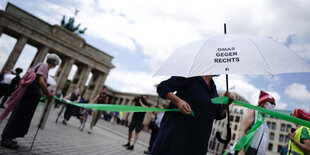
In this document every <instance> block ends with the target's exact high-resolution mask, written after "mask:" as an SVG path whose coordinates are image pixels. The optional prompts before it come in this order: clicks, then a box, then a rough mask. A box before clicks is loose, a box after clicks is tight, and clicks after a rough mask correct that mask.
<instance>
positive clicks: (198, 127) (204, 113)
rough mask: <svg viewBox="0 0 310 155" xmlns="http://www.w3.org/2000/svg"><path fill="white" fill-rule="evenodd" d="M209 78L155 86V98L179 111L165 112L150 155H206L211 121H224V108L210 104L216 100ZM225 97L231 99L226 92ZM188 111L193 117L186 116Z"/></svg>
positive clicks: (193, 78)
mask: <svg viewBox="0 0 310 155" xmlns="http://www.w3.org/2000/svg"><path fill="white" fill-rule="evenodd" d="M213 76H214V75H206V76H196V77H191V78H184V77H175V76H173V77H171V78H170V79H168V80H165V81H163V82H161V83H160V84H159V85H158V86H157V92H158V94H159V96H160V97H162V98H165V99H168V100H170V101H171V102H170V104H169V107H168V108H173V109H174V108H178V109H180V111H181V112H165V114H164V117H163V119H162V123H161V126H160V130H159V133H158V135H157V138H156V140H155V142H154V145H153V148H152V151H151V154H152V155H170V154H178V155H183V154H184V155H188V154H195V155H198V154H199V155H202V154H203V155H205V154H206V153H207V151H208V141H209V137H210V134H211V131H212V125H213V121H214V119H223V118H225V116H226V111H227V110H226V107H227V106H226V105H218V104H213V103H212V101H211V99H212V98H214V97H218V94H217V90H216V86H215V84H214V81H213V79H212V78H213ZM174 92H176V94H174ZM225 96H228V97H229V98H231V99H233V96H232V95H231V94H230V93H229V92H226V93H225ZM229 104H230V103H229ZM192 111H193V112H194V114H195V116H194V117H193V116H192V115H190V114H191V112H192Z"/></svg>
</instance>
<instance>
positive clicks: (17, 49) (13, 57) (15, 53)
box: [2, 36, 28, 71]
mask: <svg viewBox="0 0 310 155" xmlns="http://www.w3.org/2000/svg"><path fill="white" fill-rule="evenodd" d="M27 40H28V39H27V38H26V37H25V36H22V37H21V38H19V39H18V41H17V42H16V44H15V46H14V48H13V50H12V52H11V53H10V56H9V57H8V59H7V60H6V63H5V64H4V66H3V68H2V71H4V70H8V71H9V70H12V69H13V67H14V66H15V63H16V61H17V59H18V57H19V55H20V53H21V52H22V50H23V48H24V47H25V44H26V43H27Z"/></svg>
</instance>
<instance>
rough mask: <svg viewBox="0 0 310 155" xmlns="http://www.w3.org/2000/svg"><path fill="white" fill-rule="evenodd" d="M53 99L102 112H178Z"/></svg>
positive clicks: (192, 113)
mask: <svg viewBox="0 0 310 155" xmlns="http://www.w3.org/2000/svg"><path fill="white" fill-rule="evenodd" d="M53 97H54V99H56V100H59V101H61V102H64V103H67V104H71V105H75V106H78V107H82V108H86V109H96V110H102V111H122V112H153V111H180V109H162V108H152V107H141V106H129V105H115V104H96V103H92V104H85V103H74V102H67V101H64V100H61V99H59V98H58V97H56V96H53ZM191 115H192V116H195V115H194V112H193V111H192V112H191Z"/></svg>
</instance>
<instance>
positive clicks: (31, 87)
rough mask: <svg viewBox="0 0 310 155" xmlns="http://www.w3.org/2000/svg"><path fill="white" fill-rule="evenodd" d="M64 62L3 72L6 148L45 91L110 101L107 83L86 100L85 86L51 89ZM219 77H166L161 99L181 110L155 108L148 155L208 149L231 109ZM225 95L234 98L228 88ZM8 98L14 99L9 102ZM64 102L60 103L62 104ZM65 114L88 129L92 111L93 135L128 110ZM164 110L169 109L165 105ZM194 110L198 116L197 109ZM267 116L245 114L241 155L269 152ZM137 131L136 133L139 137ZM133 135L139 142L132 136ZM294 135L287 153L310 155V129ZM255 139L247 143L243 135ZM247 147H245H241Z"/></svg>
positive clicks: (268, 105)
mask: <svg viewBox="0 0 310 155" xmlns="http://www.w3.org/2000/svg"><path fill="white" fill-rule="evenodd" d="M60 62H61V60H60V58H59V57H58V56H57V55H56V54H49V55H48V56H47V59H46V62H43V63H39V64H37V65H36V66H35V67H34V68H32V69H30V70H28V71H27V73H26V74H25V75H24V76H23V77H22V78H20V73H22V72H23V70H22V69H20V68H16V69H15V72H4V73H2V74H0V98H2V97H3V99H2V102H1V104H0V108H5V107H4V103H6V104H7V107H6V108H5V110H4V111H3V112H2V113H1V115H0V123H1V122H2V121H3V119H4V118H5V117H6V116H7V115H8V114H9V113H10V112H11V111H12V113H11V115H10V118H9V119H8V122H7V124H6V126H5V128H4V130H3V132H2V135H1V137H2V139H1V145H2V146H3V147H7V148H11V149H16V148H18V145H17V141H16V140H15V139H16V138H17V137H24V136H25V135H26V134H27V132H28V130H29V126H30V123H31V120H32V117H33V115H34V112H35V109H36V107H37V103H38V101H39V100H40V97H41V96H43V95H45V96H46V97H47V98H51V97H52V96H53V95H55V96H57V97H59V98H62V99H64V100H67V101H70V102H78V103H89V104H93V103H96V104H108V103H109V96H108V95H107V89H106V88H105V87H104V88H103V89H102V90H101V91H100V93H99V94H98V95H97V96H95V97H94V99H92V100H91V101H89V100H88V99H86V98H84V96H83V94H82V92H81V90H80V88H78V87H75V88H74V90H73V91H72V92H69V93H67V94H68V95H67V96H65V97H62V95H63V94H62V91H61V90H57V91H55V92H53V93H52V92H51V91H50V90H49V89H48V87H47V78H48V72H49V70H50V69H53V68H55V66H57V65H59V64H60ZM217 76H218V75H206V76H196V77H190V78H184V77H171V78H169V79H168V80H165V81H162V82H161V83H160V84H159V85H158V86H157V92H158V94H159V96H160V97H162V98H164V99H167V100H169V101H170V104H169V106H168V108H178V109H179V110H180V112H165V113H164V112H153V113H152V114H153V116H154V117H153V119H152V120H151V122H150V124H149V125H148V128H149V129H150V131H151V138H150V140H149V147H148V150H146V151H144V153H145V154H153V155H165V154H167V155H170V154H185V155H187V154H195V155H196V154H197V155H198V154H199V155H200V154H201V155H205V154H206V153H207V152H208V146H209V145H208V142H209V138H210V134H211V131H212V125H213V121H214V120H221V119H223V118H225V117H226V111H227V107H228V106H226V105H224V104H213V103H212V101H211V99H212V98H214V97H218V93H217V89H216V85H215V83H214V81H213V78H215V77H217ZM224 96H227V97H228V98H230V102H229V103H228V105H230V103H231V101H232V100H233V99H234V96H233V95H232V94H231V93H230V92H229V91H227V92H225V94H224ZM7 98H8V100H7ZM61 104H62V102H61V101H59V100H56V101H55V107H54V108H58V107H59V106H60V105H61ZM132 105H134V106H142V107H150V106H151V105H150V104H149V103H148V96H147V95H141V96H136V97H135V98H134V100H133V101H132ZM64 106H65V112H64V115H63V118H64V119H63V121H62V123H63V124H64V125H67V123H68V121H69V120H70V118H71V117H72V116H77V118H78V119H79V120H80V121H81V126H80V129H81V131H82V130H83V128H84V125H85V122H86V120H87V116H88V115H90V114H91V115H92V120H91V123H90V126H89V130H88V133H89V134H92V132H93V128H94V127H95V126H96V124H97V122H98V121H99V119H100V118H104V119H105V120H108V121H110V122H111V123H113V124H115V123H116V122H120V121H119V120H120V119H119V118H120V117H121V116H122V112H106V111H101V110H90V109H85V108H79V107H77V106H74V105H71V104H65V105H64ZM257 106H258V107H261V108H265V109H268V110H273V109H274V108H275V106H276V101H275V99H274V98H273V97H272V96H271V95H270V94H268V93H266V92H264V91H261V92H260V94H259V100H258V104H257ZM161 108H163V107H161ZM192 112H194V114H195V116H192V115H191V113H192ZM292 116H293V117H296V118H300V119H303V120H306V121H310V114H309V113H307V112H306V111H304V110H302V109H295V110H294V111H293V113H292ZM144 117H145V112H134V113H133V115H132V119H131V121H130V123H129V124H126V125H128V137H127V143H126V144H124V145H123V146H124V147H126V149H128V150H133V149H134V146H135V144H136V142H137V140H138V138H139V133H140V132H141V130H142V129H143V127H144V125H143V121H144ZM264 119H265V114H264V113H262V112H258V111H255V110H248V111H247V112H246V113H245V114H244V115H243V118H242V121H241V125H240V128H239V132H238V138H237V139H236V141H235V145H234V148H235V149H234V150H235V151H233V152H230V153H231V154H236V155H256V154H257V155H264V154H266V148H267V144H268V140H269V129H268V126H267V125H266V123H265V122H264ZM133 131H135V132H134V136H133V134H132V133H133ZM132 137H133V140H132ZM288 137H289V139H290V141H289V143H288V145H287V148H283V150H282V149H281V153H282V152H283V154H288V155H303V154H310V129H309V128H308V127H305V126H301V125H297V124H296V128H294V129H292V130H290V132H289V133H288ZM246 138H248V139H250V140H248V141H245V140H243V139H246ZM240 146H241V147H240Z"/></svg>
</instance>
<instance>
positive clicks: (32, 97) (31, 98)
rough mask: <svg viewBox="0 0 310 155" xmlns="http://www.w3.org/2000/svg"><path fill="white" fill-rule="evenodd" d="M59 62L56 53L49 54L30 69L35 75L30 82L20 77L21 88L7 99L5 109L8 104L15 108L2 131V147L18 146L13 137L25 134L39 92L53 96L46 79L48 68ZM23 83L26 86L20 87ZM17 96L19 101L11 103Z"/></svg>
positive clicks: (37, 100)
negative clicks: (42, 61)
mask: <svg viewBox="0 0 310 155" xmlns="http://www.w3.org/2000/svg"><path fill="white" fill-rule="evenodd" d="M59 64H60V59H59V57H58V56H57V55H56V54H49V55H48V56H47V59H46V62H45V63H39V64H38V65H37V66H35V67H34V69H33V70H31V71H32V72H33V73H34V74H35V77H34V80H33V81H32V82H31V83H30V84H27V83H24V82H25V81H27V80H26V79H24V77H23V78H22V82H21V88H20V89H17V90H16V91H14V92H13V94H12V96H11V97H10V98H9V100H8V107H7V108H6V109H9V108H10V105H14V106H15V109H14V111H13V112H12V114H11V116H10V118H9V120H8V122H7V124H6V126H5V128H4V130H3V132H2V139H1V145H2V146H3V147H7V148H11V149H16V148H18V145H17V142H16V141H14V139H15V138H17V137H24V136H25V135H26V134H27V132H28V130H29V127H30V123H31V120H32V117H33V115H34V112H35V109H36V107H37V104H38V102H39V100H40V98H41V93H42V92H43V93H44V94H45V95H46V96H47V97H48V98H51V97H52V96H53V94H52V93H51V92H49V90H48V89H47V86H46V81H47V77H48V71H49V69H52V68H55V66H57V65H59ZM25 85H26V88H22V87H24V86H25ZM16 93H17V94H16ZM17 98H20V101H19V102H18V103H13V101H17V100H16V99H17ZM11 102H12V103H11ZM14 106H13V107H14ZM1 115H2V114H1Z"/></svg>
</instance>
